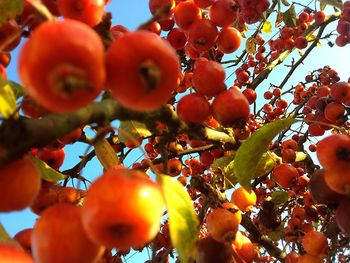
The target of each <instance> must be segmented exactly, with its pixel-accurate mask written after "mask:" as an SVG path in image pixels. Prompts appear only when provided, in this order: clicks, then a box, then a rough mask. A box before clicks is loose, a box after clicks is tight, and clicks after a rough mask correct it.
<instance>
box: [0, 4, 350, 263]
mask: <svg viewBox="0 0 350 263" xmlns="http://www.w3.org/2000/svg"><path fill="white" fill-rule="evenodd" d="M299 2H302V3H303V4H305V3H306V2H307V3H308V2H309V1H299ZM107 10H108V11H110V12H112V14H113V25H116V24H122V25H124V26H126V27H128V28H129V29H135V28H136V27H137V26H138V25H140V24H141V23H143V22H144V21H146V20H147V19H148V18H150V12H149V10H148V0H127V1H122V0H113V1H112V3H110V4H109V5H108V6H107ZM328 10H330V12H331V11H332V9H328ZM333 24H334V26H335V23H333ZM271 36H272V35H271ZM271 36H270V35H268V36H266V38H267V39H268V38H269V37H271ZM333 40H334V38H333ZM242 46H244V43H243V45H242ZM17 52H18V49H17V50H16V51H14V52H13V54H12V56H13V58H12V62H11V64H10V66H9V67H8V78H9V79H10V80H14V81H18V77H17V74H16V62H17V61H16V60H17ZM236 54H237V53H236ZM295 55H296V57H297V56H298V54H295ZM349 59H350V49H349V46H347V47H344V48H338V47H333V48H330V47H329V46H328V45H327V44H326V42H322V47H321V48H319V50H318V51H317V50H316V51H314V52H313V53H312V54H311V55H310V56H309V57H308V59H307V60H306V63H305V64H304V65H302V66H300V67H299V68H298V70H297V71H296V73H295V74H294V75H293V77H292V79H291V81H290V82H289V85H292V84H293V85H295V84H297V82H298V80H300V79H304V77H305V75H306V74H307V72H310V71H311V70H314V69H317V68H321V67H323V66H324V65H330V66H331V67H332V68H334V69H336V70H337V71H338V73H339V75H340V77H341V79H342V80H347V79H348V78H349V77H350V68H349ZM286 61H287V62H290V61H291V59H290V58H288V59H287V60H286ZM232 70H233V69H231V71H232ZM286 70H287V69H286V68H285V67H284V66H283V65H280V66H279V70H276V71H275V72H273V73H272V75H271V77H270V78H269V80H268V81H265V82H264V83H263V84H262V85H261V87H259V89H258V92H259V90H266V89H267V88H268V87H269V83H270V82H273V83H274V84H279V83H280V82H281V81H282V78H281V74H283V72H285V71H286ZM231 71H229V72H231ZM229 72H228V73H227V74H229ZM282 76H283V75H282ZM233 81H234V78H229V79H228V80H227V84H228V85H229V86H230V85H232V83H233ZM85 150H86V148H85V146H84V145H80V146H79V147H76V146H67V147H66V154H67V157H66V160H65V162H64V164H63V167H62V169H61V170H65V169H68V168H71V167H72V166H73V165H74V164H76V163H77V162H78V157H77V156H79V155H83V154H84V151H85ZM135 157H138V156H137V155H136V154H135V155H132V156H130V159H131V158H135ZM101 172H102V168H101V166H100V165H99V164H98V162H97V161H96V158H95V159H94V160H93V161H92V162H91V163H89V164H88V165H87V167H86V168H85V169H84V171H83V173H84V176H88V177H89V178H94V177H96V176H98V175H100V174H101ZM35 218H36V216H35V215H33V214H32V213H31V212H30V211H29V210H28V209H26V210H24V211H21V212H14V213H8V214H4V213H0V222H1V223H2V224H3V225H4V227H5V228H6V230H7V231H8V232H9V233H10V235H11V236H13V235H14V234H15V233H17V232H18V231H20V230H22V229H25V228H29V227H32V226H33V224H34V222H35ZM147 259H148V255H147V253H142V254H141V255H137V256H135V257H133V258H131V259H130V260H128V261H127V262H143V261H144V260H147Z"/></svg>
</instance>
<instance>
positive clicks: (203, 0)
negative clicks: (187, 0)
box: [193, 0, 215, 8]
mask: <svg viewBox="0 0 350 263" xmlns="http://www.w3.org/2000/svg"><path fill="white" fill-rule="evenodd" d="M193 1H194V2H195V4H196V5H197V6H198V7H200V8H207V7H208V6H211V5H212V4H213V3H214V2H215V0H193Z"/></svg>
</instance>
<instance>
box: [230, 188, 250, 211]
mask: <svg viewBox="0 0 350 263" xmlns="http://www.w3.org/2000/svg"><path fill="white" fill-rule="evenodd" d="M231 202H232V203H234V204H235V205H236V206H237V207H238V208H239V209H240V210H241V211H248V210H251V209H252V207H253V206H254V205H255V203H256V194H255V192H254V191H253V190H249V191H247V190H246V189H245V188H243V187H239V188H237V189H236V190H235V191H234V192H233V193H232V195H231Z"/></svg>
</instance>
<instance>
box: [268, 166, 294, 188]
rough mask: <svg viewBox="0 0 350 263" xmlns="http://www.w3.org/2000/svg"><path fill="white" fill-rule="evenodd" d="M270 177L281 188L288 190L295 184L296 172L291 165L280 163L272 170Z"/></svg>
mask: <svg viewBox="0 0 350 263" xmlns="http://www.w3.org/2000/svg"><path fill="white" fill-rule="evenodd" d="M272 177H273V179H274V180H275V181H276V182H277V183H278V184H279V185H280V186H282V187H283V188H290V187H292V186H293V185H294V184H295V182H296V179H297V177H298V171H297V169H296V168H295V167H294V166H292V165H291V164H288V163H282V164H280V165H278V166H276V167H275V168H274V169H273V171H272Z"/></svg>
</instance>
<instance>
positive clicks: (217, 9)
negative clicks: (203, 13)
mask: <svg viewBox="0 0 350 263" xmlns="http://www.w3.org/2000/svg"><path fill="white" fill-rule="evenodd" d="M237 17H238V5H237V3H236V1H234V0H217V1H215V2H214V4H213V5H212V6H211V7H210V19H211V20H212V21H213V22H214V23H215V24H216V25H217V26H220V27H228V26H230V25H232V24H233V23H234V22H235V21H236V19H237Z"/></svg>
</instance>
